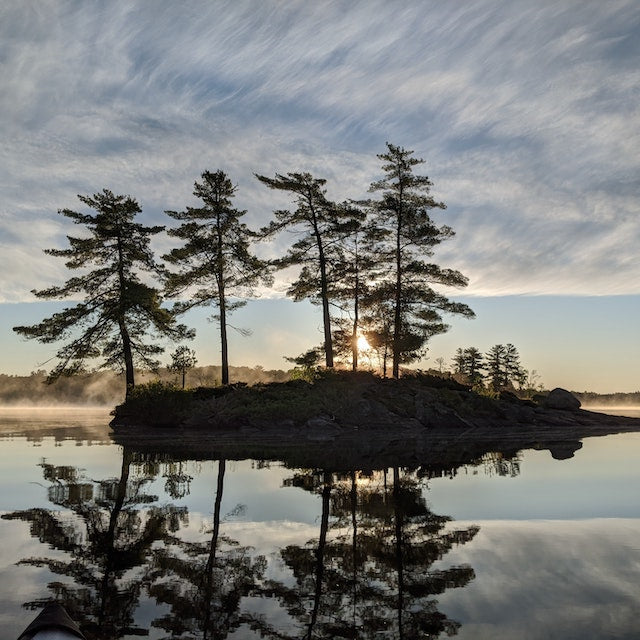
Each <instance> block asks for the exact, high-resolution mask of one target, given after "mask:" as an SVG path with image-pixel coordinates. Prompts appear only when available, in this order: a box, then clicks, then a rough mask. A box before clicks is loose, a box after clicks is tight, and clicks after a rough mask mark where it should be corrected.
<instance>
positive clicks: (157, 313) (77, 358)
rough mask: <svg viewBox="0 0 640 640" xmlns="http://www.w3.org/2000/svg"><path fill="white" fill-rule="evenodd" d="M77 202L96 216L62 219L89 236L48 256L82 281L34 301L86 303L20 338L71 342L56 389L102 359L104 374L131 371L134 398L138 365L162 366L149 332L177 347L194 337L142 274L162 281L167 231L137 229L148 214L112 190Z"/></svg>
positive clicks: (62, 355)
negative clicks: (160, 238)
mask: <svg viewBox="0 0 640 640" xmlns="http://www.w3.org/2000/svg"><path fill="white" fill-rule="evenodd" d="M78 198H79V199H80V201H81V202H83V203H84V204H85V205H87V206H88V207H90V208H91V209H94V210H95V211H96V212H97V213H96V214H91V213H78V212H76V211H72V210H70V209H61V210H60V211H59V213H60V214H61V215H63V216H65V217H67V218H70V219H71V220H72V221H73V222H74V223H75V224H78V225H81V226H83V227H84V228H85V230H86V232H88V233H85V234H83V236H82V237H72V236H68V240H69V244H70V247H69V248H68V249H45V253H47V254H49V255H52V256H56V257H61V258H65V259H66V263H65V265H66V267H67V268H68V269H71V270H82V273H81V275H77V276H75V277H72V278H70V279H69V280H67V282H65V283H64V284H63V285H62V286H54V287H50V288H49V289H43V290H41V291H33V293H34V295H35V296H36V297H38V298H41V299H45V300H47V299H67V298H72V299H78V298H80V299H81V302H79V303H78V304H76V305H74V306H71V307H67V308H65V309H64V310H63V311H60V312H58V313H54V314H53V315H52V316H51V317H50V318H46V319H45V320H43V321H42V322H40V323H39V324H36V325H32V326H18V327H14V328H13V330H14V331H15V332H16V333H19V334H20V335H23V336H25V337H27V338H33V339H36V340H38V341H39V342H42V343H45V344H48V343H53V342H57V341H59V340H66V341H67V342H66V344H65V345H64V346H63V347H61V348H60V349H59V350H58V352H57V354H56V357H57V358H58V360H59V362H58V364H57V365H56V366H55V368H54V369H53V370H52V371H51V373H50V374H49V377H48V381H49V382H53V381H54V380H56V379H57V378H59V377H60V376H62V375H71V374H74V373H77V372H79V371H82V370H83V369H84V365H85V363H86V362H88V361H89V362H92V361H94V359H99V358H102V363H101V366H106V367H112V368H120V369H124V371H125V379H126V388H127V394H128V393H129V392H130V390H131V389H132V388H133V386H134V384H135V380H134V366H135V365H136V364H138V365H142V366H144V367H148V368H155V367H157V366H158V364H159V362H158V361H157V360H156V358H155V356H157V355H158V354H160V353H162V351H163V348H162V347H161V346H159V345H158V344H148V343H146V342H145V338H146V337H147V334H148V333H149V332H152V333H153V334H154V335H155V337H156V338H157V337H168V338H170V339H172V340H179V339H182V338H185V337H191V336H192V335H193V333H192V332H189V331H187V329H186V327H184V325H178V324H176V322H175V317H174V315H173V314H172V313H171V312H170V311H169V310H167V309H165V308H163V307H162V306H161V302H162V299H161V297H160V294H159V291H158V289H157V288H154V287H153V286H151V285H149V284H145V283H143V282H142V281H141V280H140V274H141V273H142V272H146V273H147V274H151V275H152V276H156V277H160V275H161V273H162V269H161V267H160V265H158V264H157V263H156V262H155V260H154V257H153V254H152V252H151V249H150V246H149V243H150V238H151V237H152V236H154V235H156V234H158V233H160V232H161V231H162V230H163V229H164V227H162V226H154V227H145V226H143V225H141V224H139V223H137V222H135V221H134V220H135V217H136V215H137V214H138V213H140V212H141V209H140V206H139V205H138V203H137V202H136V201H135V200H134V199H133V198H131V197H130V196H122V195H119V196H116V195H114V194H113V193H112V192H111V191H109V190H107V189H105V190H103V191H102V192H101V193H97V194H94V195H93V196H92V197H90V196H78Z"/></svg>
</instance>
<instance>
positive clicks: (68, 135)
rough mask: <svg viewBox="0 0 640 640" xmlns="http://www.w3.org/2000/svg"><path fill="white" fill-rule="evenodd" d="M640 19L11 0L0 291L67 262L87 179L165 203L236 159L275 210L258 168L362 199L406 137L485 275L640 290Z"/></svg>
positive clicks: (247, 197) (148, 209)
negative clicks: (56, 255) (384, 159)
mask: <svg viewBox="0 0 640 640" xmlns="http://www.w3.org/2000/svg"><path fill="white" fill-rule="evenodd" d="M639 32H640V5H638V4H637V3H636V2H634V1H633V0H628V1H617V2H609V3H597V2H584V1H582V0H573V1H570V2H563V3H560V4H558V3H553V2H542V3H530V2H525V1H524V0H520V1H516V2H506V1H505V2H495V1H489V0H487V1H485V2H476V3H473V4H472V5H470V4H466V5H461V4H458V3H439V2H428V3H424V2H407V3H403V4H402V5H401V7H399V6H398V5H396V4H394V3H387V2H369V1H368V2H343V1H335V2H323V3H318V4H316V5H310V4H309V3H306V2H301V1H300V2H287V3H279V2H261V3H255V2H216V3H209V2H202V1H198V2H196V1H192V2H186V3H180V4H177V3H172V2H154V3H129V2H123V1H120V2H118V1H114V2H110V3H105V4H101V5H95V4H92V3H91V4H90V3H84V2H68V3H58V2H53V1H52V2H22V3H6V4H4V5H3V7H2V8H1V9H0V42H1V44H0V78H1V81H2V86H3V91H2V92H1V93H0V109H1V110H2V113H3V116H2V119H1V120H0V134H1V135H2V139H3V142H4V144H3V148H2V149H0V168H1V174H0V195H1V197H0V216H1V217H0V243H1V244H2V248H3V251H2V254H3V257H2V261H3V263H2V267H3V270H2V273H1V274H0V298H2V299H4V300H18V299H24V298H25V296H26V297H28V295H26V292H27V291H28V290H29V289H32V288H34V287H40V286H43V285H45V284H47V283H48V282H51V281H52V280H53V278H54V277H57V276H58V275H59V274H58V273H57V272H55V271H52V270H51V268H48V267H47V268H44V262H43V259H42V258H40V257H38V252H39V249H40V248H41V247H47V246H53V245H55V244H58V243H61V242H62V241H63V236H62V234H61V228H60V226H59V225H60V221H58V220H57V219H56V218H57V217H58V216H57V215H56V214H55V211H56V210H57V209H58V208H60V207H67V206H71V207H74V206H77V204H78V203H77V201H76V199H75V194H76V193H93V192H95V191H98V190H100V189H102V188H103V187H107V188H111V189H113V190H114V191H116V192H119V193H130V194H132V195H134V196H135V197H137V198H138V199H139V201H140V203H141V204H142V206H143V209H144V211H145V216H147V217H148V218H153V219H154V220H157V219H161V218H162V210H163V209H166V208H181V207H183V206H185V205H186V204H187V203H188V202H190V199H191V190H192V184H193V181H194V180H195V179H196V178H197V177H198V176H199V174H200V173H201V172H202V171H203V170H204V169H206V168H210V169H214V168H217V167H221V168H224V169H225V170H226V171H227V172H228V173H229V174H230V175H231V176H232V178H233V179H234V181H236V182H237V183H238V186H239V190H238V205H239V206H241V207H243V208H246V209H247V210H248V211H249V215H248V217H249V221H250V223H251V224H253V225H256V226H257V225H260V224H263V223H265V222H266V221H267V219H268V217H269V213H270V211H271V208H272V207H273V206H281V205H282V204H283V201H282V200H281V199H279V198H278V195H277V194H273V193H269V192H265V189H264V188H263V187H262V186H261V185H259V184H258V183H257V182H256V181H255V180H254V179H253V176H252V174H253V172H256V171H257V172H260V173H266V174H272V173H273V172H275V171H279V172H285V171H288V170H309V171H312V172H314V173H316V174H318V175H321V176H324V177H327V178H328V179H329V191H330V195H332V196H333V197H336V198H337V199H342V198H345V197H349V196H352V197H360V196H362V195H363V194H364V192H365V191H366V188H367V185H368V183H369V182H370V181H371V180H372V179H374V178H375V177H377V174H378V162H377V159H376V157H375V154H376V153H380V152H381V151H382V150H383V149H384V142H385V141H386V140H390V141H392V142H395V143H398V144H402V145H405V146H407V147H410V148H413V149H415V150H416V153H417V154H418V155H420V156H422V157H424V158H425V159H426V160H427V161H428V163H427V165H426V169H425V170H426V171H427V172H428V173H429V175H430V176H431V177H432V179H433V180H434V182H435V192H436V193H437V195H438V197H440V198H442V199H444V200H445V201H446V202H447V204H448V205H449V209H448V211H447V212H446V214H445V216H443V218H442V220H446V221H447V222H449V223H450V224H451V225H452V226H453V227H454V228H455V229H456V231H457V236H456V238H455V239H454V240H453V241H451V242H449V243H448V246H446V247H444V246H443V247H442V251H441V252H440V253H438V256H437V257H438V258H439V259H441V260H442V261H443V263H444V262H446V263H447V264H451V265H453V266H457V267H459V268H461V269H462V270H463V271H464V272H465V273H466V274H467V275H469V276H470V278H471V285H470V287H469V292H470V293H472V294H478V295H491V294H497V293H500V294H504V293H575V294H601V293H612V292H616V293H637V292H640V262H639V261H638V260H637V259H636V255H637V246H638V241H639V240H640V222H639V221H640V216H639V215H638V214H639V213H640V206H639V205H638V198H637V196H638V187H639V186H640V185H639V180H638V175H640V172H639V169H640V159H639V157H638V154H637V149H638V148H639V143H640V140H639V137H640V133H639V132H640V111H639V109H638V107H637V104H638V99H637V98H638V89H637V87H638V86H640V70H639V68H638V66H637V59H638V54H639V53H640V45H638V44H637V43H638V42H640V37H639V36H640V33H639ZM46 261H48V262H49V263H50V262H51V261H50V259H49V258H46ZM17 271H20V273H21V274H22V277H21V282H20V283H16V282H15V277H14V274H15V273H16V272H17ZM21 291H23V293H21Z"/></svg>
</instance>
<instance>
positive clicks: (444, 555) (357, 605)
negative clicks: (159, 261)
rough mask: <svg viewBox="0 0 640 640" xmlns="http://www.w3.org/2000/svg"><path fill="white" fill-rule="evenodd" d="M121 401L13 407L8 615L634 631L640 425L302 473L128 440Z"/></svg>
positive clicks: (347, 632)
mask: <svg viewBox="0 0 640 640" xmlns="http://www.w3.org/2000/svg"><path fill="white" fill-rule="evenodd" d="M108 420H109V416H108V412H107V411H104V410H75V411H72V412H65V411H63V410H57V411H55V412H53V413H46V412H43V411H38V412H33V411H30V412H19V411H16V410H13V411H7V410H3V411H0V487H1V488H2V490H1V491H0V513H1V514H2V519H1V520H0V539H1V540H2V545H1V546H0V617H1V624H2V630H3V636H4V637H7V638H12V637H17V635H18V634H19V633H20V631H22V629H23V628H24V627H25V626H26V625H27V624H28V622H29V621H30V620H31V619H32V618H33V616H34V615H35V613H34V610H37V608H38V607H39V606H40V605H41V604H42V603H43V602H45V601H47V600H49V599H53V598H55V599H58V600H60V601H61V602H63V603H64V604H65V606H66V607H67V608H68V609H69V610H70V611H71V612H72V615H73V616H74V617H75V618H76V619H78V620H79V621H80V622H81V624H82V626H83V629H84V630H85V631H86V633H87V635H88V636H89V637H92V638H116V637H118V638H119V637H125V638H133V637H134V636H139V635H148V636H149V637H151V638H167V637H175V638H187V637H196V638H200V637H202V638H204V637H211V638H260V637H262V638H340V637H343V638H362V639H368V638H389V639H391V638H418V637H428V636H427V634H428V633H430V634H431V636H430V637H438V636H442V637H447V634H453V635H457V637H460V638H492V639H493V638H498V637H504V638H532V639H533V638H536V639H537V638H540V639H542V638H563V639H565V638H594V639H595V638H637V637H638V628H639V626H638V619H637V613H638V611H639V610H640V588H639V587H638V585H639V584H640V500H639V499H638V496H637V493H638V491H637V489H638V486H640V483H639V480H640V467H639V466H638V460H639V457H640V434H637V433H631V434H622V435H614V436H606V437H601V438H589V439H586V440H585V441H584V444H583V447H582V448H581V449H580V450H579V451H577V452H576V454H575V456H574V457H573V458H570V459H568V460H561V461H560V460H555V459H553V458H552V457H551V455H550V453H549V452H548V451H533V450H530V451H524V452H520V453H518V454H517V455H516V456H511V457H508V458H506V457H505V456H503V455H501V454H499V453H494V454H488V455H486V456H484V457H483V459H481V460H477V461H474V462H473V463H469V464H467V465H463V466H461V467H459V468H457V469H453V470H448V471H447V472H439V471H435V470H433V469H428V468H425V467H424V466H420V465H419V464H418V463H416V466H415V467H414V468H406V467H393V466H390V467H389V468H387V469H353V470H350V471H345V470H342V471H341V472H339V473H338V472H335V471H333V470H331V469H321V468H319V469H296V468H288V467H287V465H286V464H284V463H282V462H277V461H260V460H219V459H218V460H197V461H196V460H189V459H178V458H176V457H173V458H172V457H171V456H170V455H169V456H168V455H167V454H162V455H154V454H153V453H149V452H146V453H145V454H141V453H139V452H136V451H135V450H134V449H129V448H126V449H123V448H122V447H119V446H117V445H114V444H112V443H111V440H110V437H109V431H108V428H107V426H106V425H107V422H108Z"/></svg>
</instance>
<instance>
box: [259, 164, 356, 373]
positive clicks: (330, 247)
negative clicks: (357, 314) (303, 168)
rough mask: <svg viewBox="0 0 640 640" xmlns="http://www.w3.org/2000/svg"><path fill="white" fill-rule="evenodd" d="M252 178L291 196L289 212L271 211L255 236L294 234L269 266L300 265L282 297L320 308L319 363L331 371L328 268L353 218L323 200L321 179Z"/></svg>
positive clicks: (293, 175) (294, 176)
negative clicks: (270, 217) (322, 355)
mask: <svg viewBox="0 0 640 640" xmlns="http://www.w3.org/2000/svg"><path fill="white" fill-rule="evenodd" d="M256 178H258V180H260V182H262V183H263V184H265V185H266V186H268V187H269V188H270V189H277V190H279V191H288V192H289V193H291V194H293V196H294V197H295V205H296V208H295V210H293V211H289V210H286V209H280V210H277V211H274V216H275V220H273V221H272V222H271V223H270V224H269V225H268V226H267V227H264V228H263V229H262V231H261V233H262V234H263V235H264V236H265V237H268V236H271V235H273V234H275V233H278V232H280V231H282V230H283V229H286V230H287V231H293V230H295V231H297V232H298V233H299V234H300V237H299V238H298V240H297V241H296V242H295V243H294V244H293V245H292V246H291V247H290V248H289V249H288V251H287V254H286V255H285V256H284V257H283V258H281V259H279V260H277V261H276V262H275V263H274V264H276V266H277V267H279V268H285V267H289V266H301V267H302V268H301V270H300V273H299V275H298V279H297V280H296V281H295V282H294V283H293V284H292V285H291V287H290V289H289V291H288V292H287V294H288V295H290V296H291V297H292V298H293V299H294V300H296V301H299V300H304V299H307V298H308V299H310V300H311V302H317V303H319V304H320V305H321V306H322V324H323V331H324V342H323V346H324V352H325V365H326V366H327V367H333V336H332V333H331V314H330V308H329V302H330V295H331V289H332V282H334V281H335V274H333V273H332V270H333V267H334V265H335V264H336V262H337V261H338V258H339V253H338V252H337V249H338V247H339V244H340V242H341V241H342V239H343V238H344V234H345V233H346V232H347V229H348V227H349V224H350V222H351V220H352V218H353V215H354V214H353V211H352V210H351V209H350V208H349V207H343V206H338V205H336V204H335V203H334V202H331V201H330V200H328V199H327V197H326V189H325V188H324V185H325V184H326V180H324V179H322V178H314V177H313V176H312V175H311V174H309V173H287V174H286V175H280V174H278V173H277V174H276V175H275V177H274V178H268V177H266V176H262V175H257V174H256Z"/></svg>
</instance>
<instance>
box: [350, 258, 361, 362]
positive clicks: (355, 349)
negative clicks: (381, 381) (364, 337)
mask: <svg viewBox="0 0 640 640" xmlns="http://www.w3.org/2000/svg"><path fill="white" fill-rule="evenodd" d="M355 260H356V281H355V297H354V301H353V331H352V333H351V353H352V357H351V368H352V369H353V371H357V370H358V324H359V307H360V300H359V297H360V274H359V273H358V249H357V246H356V257H355Z"/></svg>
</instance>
